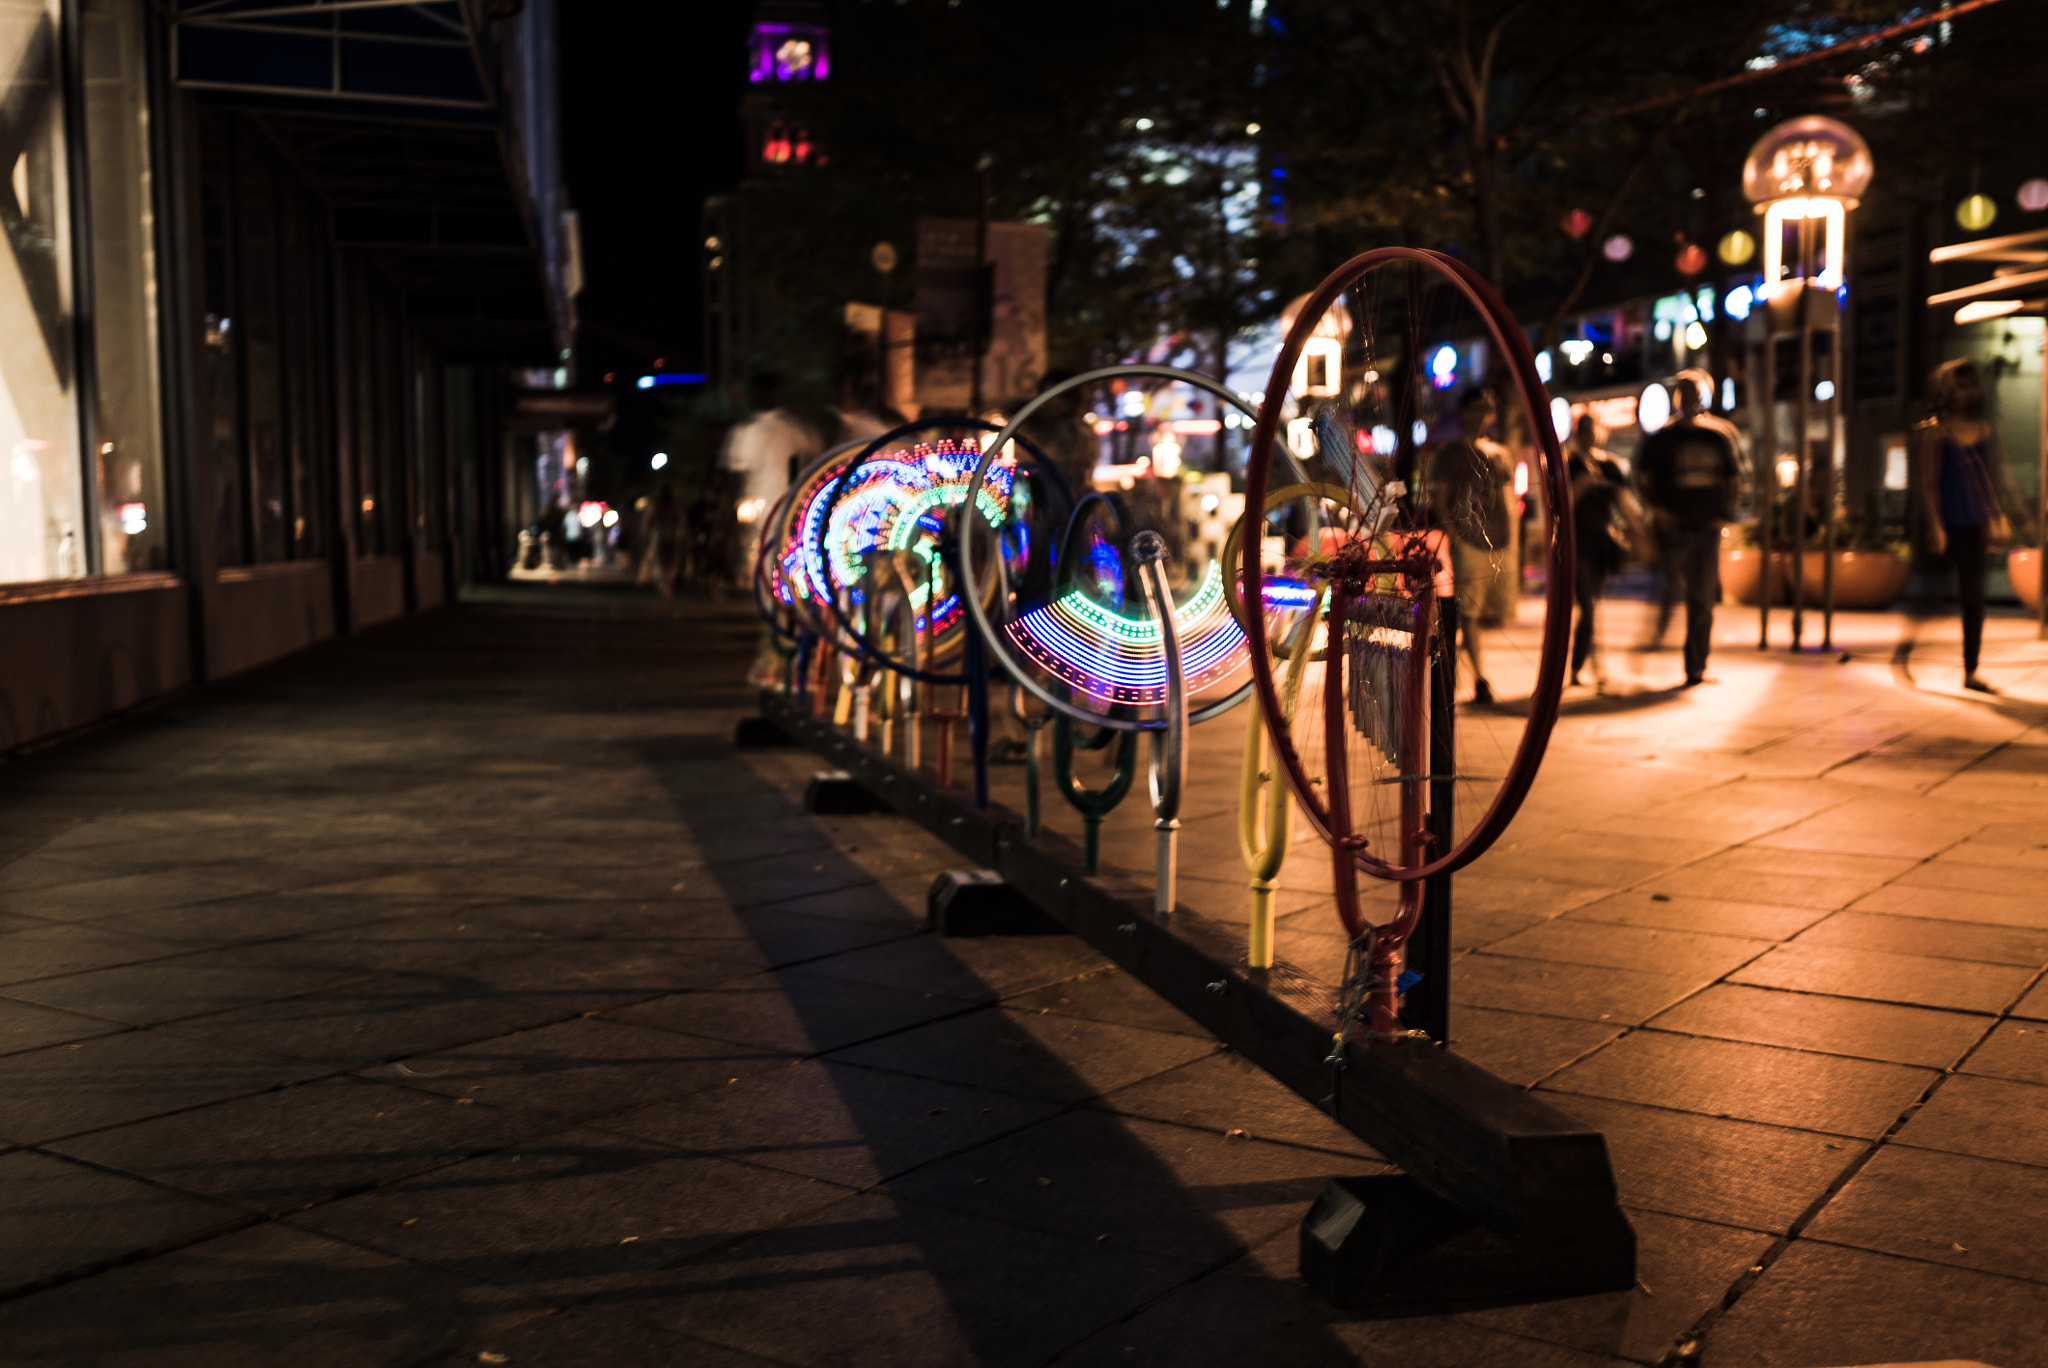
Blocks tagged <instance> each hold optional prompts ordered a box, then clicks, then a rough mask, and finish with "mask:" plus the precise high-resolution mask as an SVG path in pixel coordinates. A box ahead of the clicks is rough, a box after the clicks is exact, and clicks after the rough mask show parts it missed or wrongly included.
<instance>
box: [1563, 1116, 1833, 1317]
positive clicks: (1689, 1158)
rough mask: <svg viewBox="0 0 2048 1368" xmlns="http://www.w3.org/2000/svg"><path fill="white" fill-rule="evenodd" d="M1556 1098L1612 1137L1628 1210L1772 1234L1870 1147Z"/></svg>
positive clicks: (1773, 1129) (1806, 1134)
mask: <svg viewBox="0 0 2048 1368" xmlns="http://www.w3.org/2000/svg"><path fill="white" fill-rule="evenodd" d="M1548 1100H1550V1101H1551V1102H1553V1103H1555V1104H1556V1105H1557V1106H1558V1107H1559V1109H1561V1110H1562V1111H1564V1112H1566V1113H1567V1114H1569V1115H1570V1116H1571V1117H1573V1118H1574V1119H1575V1120H1578V1121H1583V1122H1584V1123H1585V1124H1587V1125H1589V1126H1593V1127H1596V1128H1597V1129H1598V1130H1599V1131H1600V1132H1601V1133H1602V1134H1603V1135H1605V1136H1606V1137H1607V1153H1608V1157H1609V1159H1610V1160H1611V1161H1612V1162H1613V1164H1614V1177H1615V1183H1616V1185H1617V1186H1618V1187H1619V1189H1620V1193H1621V1202H1622V1205H1624V1206H1627V1207H1630V1208H1633V1209H1638V1210H1645V1211H1657V1212H1663V1213H1665V1214H1666V1215H1671V1216H1686V1217H1691V1218H1693V1219H1695V1220H1700V1221H1713V1222H1716V1223H1718V1224H1721V1225H1729V1226H1741V1227H1744V1228H1746V1229H1749V1230H1761V1231H1768V1232H1771V1233H1773V1234H1782V1233H1783V1232H1785V1231H1786V1230H1789V1229H1790V1228H1791V1226H1792V1223H1793V1222H1794V1221H1796V1220H1798V1219H1799V1217H1800V1216H1801V1215H1803V1214H1804V1213H1805V1212H1806V1210H1807V1208H1808V1207H1810V1206H1812V1205H1813V1203H1814V1202H1815V1201H1816V1200H1817V1199H1818V1198H1819V1197H1820V1196H1821V1195H1822V1194H1823V1193H1824V1192H1826V1191H1827V1187H1828V1184H1830V1183H1832V1182H1834V1181H1835V1179H1836V1178H1837V1177H1839V1176H1840V1175H1841V1173H1842V1171H1843V1170H1844V1169H1845V1168H1847V1167H1848V1166H1849V1164H1850V1163H1851V1162H1852V1161H1854V1160H1855V1159H1856V1157H1857V1156H1858V1155H1860V1154H1862V1153H1863V1152H1864V1150H1865V1148H1866V1146H1865V1145H1863V1144H1861V1143H1859V1142H1856V1141H1850V1140H1843V1139H1836V1138H1830V1137H1829V1136H1826V1135H1819V1134H1815V1133H1814V1132H1812V1131H1805V1130H1788V1129H1786V1128H1784V1127H1782V1126H1763V1125H1758V1124H1756V1123H1755V1122H1751V1121H1734V1120H1729V1119H1725V1118H1721V1117H1713V1116H1702V1115H1700V1114H1698V1113H1695V1112H1685V1111H1674V1110H1671V1109H1669V1108H1667V1107H1651V1106H1642V1105H1639V1104H1637V1103H1633V1102H1615V1101H1611V1100H1609V1099H1607V1098H1602V1097H1590V1096H1586V1095H1584V1094H1574V1095H1571V1096H1568V1097H1567V1096H1552V1097H1550V1098H1549V1099H1548ZM1645 1281H1651V1280H1650V1279H1648V1278H1646V1279H1645ZM1729 1281H1731V1282H1732V1281H1733V1279H1732V1278H1731V1279H1730V1280H1729ZM1652 1285H1653V1286H1654V1285H1655V1284H1654V1282H1653V1283H1652Z"/></svg>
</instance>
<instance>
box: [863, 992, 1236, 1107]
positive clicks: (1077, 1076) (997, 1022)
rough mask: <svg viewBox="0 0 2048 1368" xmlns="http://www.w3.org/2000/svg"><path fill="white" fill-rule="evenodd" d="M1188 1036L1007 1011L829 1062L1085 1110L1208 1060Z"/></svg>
mask: <svg viewBox="0 0 2048 1368" xmlns="http://www.w3.org/2000/svg"><path fill="white" fill-rule="evenodd" d="M1215 1048H1216V1046H1215V1045H1214V1044H1213V1043H1211V1042H1209V1041H1204V1040H1197V1039H1194V1038H1192V1037H1189V1036H1184V1035H1177V1034H1170V1033H1167V1032H1164V1031H1147V1030H1142V1029H1140V1028H1138V1027H1135V1026H1117V1025H1113V1024H1111V1023H1109V1022H1101V1021H1078V1020H1075V1019H1074V1018H1072V1017H1056V1016H1051V1015H1042V1014H1040V1013H1036V1012H1030V1013H1018V1012H1012V1011H1008V1010H1005V1009H1002V1008H993V1009H988V1010H984V1011H979V1012H972V1013H969V1014H967V1015H965V1016H958V1017H952V1018H950V1019H948V1020H945V1021H940V1022H934V1023H932V1024H931V1025H929V1026H920V1027H917V1028H916V1029H914V1030H910V1031H905V1032H903V1033H902V1034H900V1035H894V1036H889V1037H887V1038H886V1039H883V1040H876V1041H870V1042H868V1043H866V1044H863V1045H855V1046H853V1047H852V1048H850V1049H845V1050H840V1051H837V1052H835V1053H834V1054H833V1055H832V1056H830V1057H831V1058H834V1059H840V1060H844V1061H846V1062H848V1063H851V1064H865V1065H868V1066H870V1067H872V1068H879V1069H890V1070H894V1071H895V1072H897V1073H907V1074H913V1075H916V1076H917V1077H920V1078H936V1079H939V1080H941V1081H943V1082H949V1083H965V1084H968V1085H970V1086H974V1087H983V1088H991V1089H994V1090H995V1091H997V1092H1007V1093H1014V1094H1016V1095H1018V1096H1020V1097H1038V1098H1044V1099H1045V1100H1047V1101H1052V1102H1080V1101H1085V1100H1086V1099H1088V1098H1090V1097H1095V1096H1098V1095H1100V1094H1102V1093H1106V1092H1109V1091H1111V1090H1112V1089H1115V1088H1120V1087H1122V1086H1124V1085H1125V1084H1127V1083H1134V1082H1136V1081H1137V1080H1139V1079H1141V1078H1149V1077H1151V1076H1152V1075H1153V1074H1156V1073H1160V1072H1163V1071H1164V1070H1167V1069H1171V1068H1174V1067H1175V1066H1177V1065H1180V1064H1185V1063H1187V1062H1188V1061H1189V1060H1191V1059H1199V1058H1201V1057H1202V1056H1203V1055H1206V1054H1210V1053H1212V1052H1213V1051H1214V1050H1215Z"/></svg>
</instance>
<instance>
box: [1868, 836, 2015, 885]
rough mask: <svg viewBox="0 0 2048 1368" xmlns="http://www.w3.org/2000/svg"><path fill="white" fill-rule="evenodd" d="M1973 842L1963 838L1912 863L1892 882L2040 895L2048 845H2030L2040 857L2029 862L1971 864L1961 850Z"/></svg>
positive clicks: (1967, 848) (1894, 883)
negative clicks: (2035, 860) (1952, 847)
mask: <svg viewBox="0 0 2048 1368" xmlns="http://www.w3.org/2000/svg"><path fill="white" fill-rule="evenodd" d="M1974 844H1975V842H1973V841H1965V842H1964V843H1963V844H1962V845H1961V846H1958V847H1955V848H1954V849H1953V850H1951V851H1944V852H1943V853H1942V854H1941V855H1940V856H1939V857H1937V858H1935V859H1932V860H1929V861H1927V862H1926V863H1925V864H1918V865H1915V866H1913V867H1912V868H1911V869H1909V870H1907V871H1906V872H1905V873H1904V874H1901V875H1900V876H1899V877H1898V878H1897V879H1896V880H1894V881H1893V885H1894V886H1895V887H1898V888H1941V889H1952V890H1954V891H1957V892H1963V893H1995V894H1998V895H2000V896H2002V897H2019V898H2025V897H2038V896H2040V891H2041V876H2042V873H2043V871H2044V870H2048V849H2041V848H2039V847H2035V848H2033V851H2032V853H2035V854H2039V855H2041V856H2043V857H2044V858H2043V860H2041V861H2039V862H2036V863H2033V864H2025V865H2019V864H1975V863H1971V862H1970V858H1969V856H1968V855H1966V854H1964V853H1963V852H1965V851H1967V850H1969V848H1970V847H1971V846H1972V845H1974Z"/></svg>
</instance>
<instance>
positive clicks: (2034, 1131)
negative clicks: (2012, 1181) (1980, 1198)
mask: <svg viewBox="0 0 2048 1368" xmlns="http://www.w3.org/2000/svg"><path fill="white" fill-rule="evenodd" d="M1898 1140H1899V1143H1900V1144H1904V1145H1918V1146H1920V1147H1921V1148H1923V1149H1938V1150H1948V1151H1950V1152H1952V1153H1956V1154H1974V1155H1976V1156H1977V1157H1978V1158H1980V1159H2009V1160H2011V1161H2013V1162H2014V1163H2020V1164H2039V1165H2048V1088H2044V1087H2040V1086H2038V1085H2036V1084H2032V1083H2018V1082H2014V1081H2012V1080H2011V1079H2005V1078H1981V1077H1977V1076H1975V1075H1972V1074H1956V1075H1954V1076H1952V1077H1950V1078H1946V1079H1944V1080H1942V1084H1941V1087H1939V1088H1938V1089H1936V1090H1935V1093H1934V1096H1933V1097H1931V1098H1929V1099H1928V1100H1927V1105H1926V1106H1924V1107H1922V1108H1921V1109H1920V1110H1919V1111H1917V1112H1915V1113H1914V1114H1913V1118H1912V1119H1911V1120H1910V1121H1908V1122H1906V1124H1905V1126H1904V1127H1903V1128H1902V1129H1901V1130H1900V1131H1899V1135H1898Z"/></svg>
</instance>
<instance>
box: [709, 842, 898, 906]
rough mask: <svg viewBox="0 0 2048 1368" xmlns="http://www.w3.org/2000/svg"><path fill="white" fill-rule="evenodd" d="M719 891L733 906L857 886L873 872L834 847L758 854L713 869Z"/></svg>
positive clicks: (770, 901) (714, 881)
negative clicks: (805, 852)
mask: <svg viewBox="0 0 2048 1368" xmlns="http://www.w3.org/2000/svg"><path fill="white" fill-rule="evenodd" d="M711 878H712V882H713V883H714V884H715V885H716V887H717V891H718V895H719V896H720V897H722V898H724V899H725V900H726V901H727V902H729V903H731V904H732V905H733V906H734V907H749V906H754V905H756V904H761V903H772V902H784V901H786V900H788V899H790V898H801V897H804V896H806V895H809V894H814V893H827V892H832V891H834V890H837V889H842V888H857V887H859V886H860V885H862V884H865V883H869V882H871V881H872V878H873V876H872V875H870V874H869V873H868V872H867V871H866V870H865V869H862V868H861V867H860V866H859V865H857V864H855V863H853V861H851V860H849V859H847V858H846V857H845V856H843V855H841V854H840V853H839V852H837V851H832V850H821V851H814V852H812V853H811V854H810V855H808V856H805V855H798V856H796V857H794V858H792V857H791V856H788V855H782V854H768V855H757V856H753V857H751V858H748V859H744V860H736V861H734V862H733V863H731V864H726V865H719V866H717V867H716V868H715V869H714V870H713V871H712V875H711Z"/></svg>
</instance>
